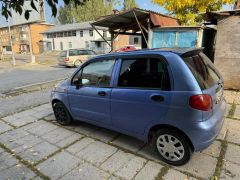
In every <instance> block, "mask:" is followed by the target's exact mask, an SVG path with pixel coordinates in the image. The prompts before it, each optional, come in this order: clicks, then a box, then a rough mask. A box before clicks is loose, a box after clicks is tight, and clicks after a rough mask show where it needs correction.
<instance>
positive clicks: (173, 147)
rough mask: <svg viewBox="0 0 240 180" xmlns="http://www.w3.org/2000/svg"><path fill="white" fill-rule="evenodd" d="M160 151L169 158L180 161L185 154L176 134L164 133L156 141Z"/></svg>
mask: <svg viewBox="0 0 240 180" xmlns="http://www.w3.org/2000/svg"><path fill="white" fill-rule="evenodd" d="M156 144H157V149H158V152H159V153H160V154H161V155H162V156H163V157H164V158H165V159H167V160H170V161H179V160H181V159H182V158H183V156H184V147H183V145H182V143H181V142H180V141H179V140H178V139H177V138H176V137H174V136H172V135H169V134H163V135H161V136H159V137H158V138H157V141H156Z"/></svg>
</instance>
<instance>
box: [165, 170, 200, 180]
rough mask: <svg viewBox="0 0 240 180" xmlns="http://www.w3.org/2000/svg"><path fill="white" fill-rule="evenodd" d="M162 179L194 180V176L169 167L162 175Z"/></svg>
mask: <svg viewBox="0 0 240 180" xmlns="http://www.w3.org/2000/svg"><path fill="white" fill-rule="evenodd" d="M163 179H164V180H179V179H182V180H195V178H193V177H190V176H188V175H186V174H183V173H181V172H179V171H176V170H174V169H169V171H168V172H167V174H166V175H165V176H164V177H163Z"/></svg>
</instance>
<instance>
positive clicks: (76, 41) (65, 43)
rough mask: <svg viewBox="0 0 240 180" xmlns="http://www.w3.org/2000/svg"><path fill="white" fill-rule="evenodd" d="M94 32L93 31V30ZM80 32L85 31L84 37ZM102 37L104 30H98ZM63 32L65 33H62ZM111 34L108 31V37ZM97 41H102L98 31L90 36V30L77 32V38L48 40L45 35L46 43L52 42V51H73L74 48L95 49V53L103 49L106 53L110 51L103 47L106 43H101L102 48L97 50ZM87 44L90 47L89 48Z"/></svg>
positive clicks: (105, 46)
mask: <svg viewBox="0 0 240 180" xmlns="http://www.w3.org/2000/svg"><path fill="white" fill-rule="evenodd" d="M91 30H93V29H91ZM80 31H83V37H81V36H80ZM98 31H99V32H100V33H101V34H102V35H103V30H98ZM62 32H63V31H62ZM109 36H110V34H109V32H108V31H107V37H109ZM97 39H102V38H101V36H100V35H99V34H98V33H97V31H95V30H93V36H90V35H89V29H86V30H76V36H71V37H56V38H48V37H47V34H44V38H43V40H44V42H50V43H51V46H52V50H57V51H61V50H67V49H72V48H88V49H93V50H95V51H98V50H99V49H101V48H106V50H105V51H109V50H108V49H109V47H108V46H107V45H106V43H105V45H103V44H104V43H101V46H102V47H100V48H97V47H96V45H95V41H94V40H97ZM61 43H62V47H63V48H62V49H61ZM70 43H71V44H72V46H69V44H70ZM87 44H88V45H89V46H87ZM45 50H47V48H46V43H45Z"/></svg>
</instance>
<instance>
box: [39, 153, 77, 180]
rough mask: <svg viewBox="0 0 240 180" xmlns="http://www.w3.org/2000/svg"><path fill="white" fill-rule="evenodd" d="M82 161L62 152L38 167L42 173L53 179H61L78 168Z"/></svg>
mask: <svg viewBox="0 0 240 180" xmlns="http://www.w3.org/2000/svg"><path fill="white" fill-rule="evenodd" d="M79 163H80V159H78V158H77V157H75V156H73V155H71V154H69V153H68V152H60V153H58V154H56V155H54V156H53V157H51V158H49V159H47V160H46V161H44V162H42V163H41V164H39V165H38V166H37V168H39V169H40V171H41V172H42V173H43V174H45V175H47V176H48V177H50V178H52V179H59V178H60V177H62V176H63V175H65V174H66V173H68V172H70V171H71V170H72V169H74V168H75V167H77V166H78V164H79Z"/></svg>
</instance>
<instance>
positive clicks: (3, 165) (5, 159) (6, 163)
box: [0, 152, 18, 176]
mask: <svg viewBox="0 0 240 180" xmlns="http://www.w3.org/2000/svg"><path fill="white" fill-rule="evenodd" d="M17 163H18V161H17V159H16V158H15V157H13V156H12V155H11V154H9V153H7V152H1V153H0V176H1V171H2V170H4V169H7V168H10V167H12V166H14V165H16V164H17Z"/></svg>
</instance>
